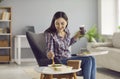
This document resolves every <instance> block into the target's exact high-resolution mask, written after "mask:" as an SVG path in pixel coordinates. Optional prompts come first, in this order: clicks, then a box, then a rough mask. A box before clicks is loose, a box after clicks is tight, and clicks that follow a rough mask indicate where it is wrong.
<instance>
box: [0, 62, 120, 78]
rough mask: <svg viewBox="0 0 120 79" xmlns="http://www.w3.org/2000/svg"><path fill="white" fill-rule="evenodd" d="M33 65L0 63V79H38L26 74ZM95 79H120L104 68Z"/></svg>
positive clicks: (114, 73)
mask: <svg viewBox="0 0 120 79" xmlns="http://www.w3.org/2000/svg"><path fill="white" fill-rule="evenodd" d="M35 65H37V64H36V63H22V65H17V64H15V63H10V64H6V63H1V64H0V79H39V78H38V77H39V75H38V74H37V75H38V77H36V78H35V77H33V76H36V75H33V72H32V74H30V73H27V71H31V70H30V68H31V69H33V68H34V67H35ZM25 69H26V70H27V71H26V70H25ZM33 71H34V70H33ZM34 73H35V72H34ZM35 74H36V73H35ZM32 75H33V76H32ZM78 79H82V78H78ZM96 79H120V72H115V71H112V70H108V69H104V68H97V78H96Z"/></svg>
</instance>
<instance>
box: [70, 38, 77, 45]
mask: <svg viewBox="0 0 120 79" xmlns="http://www.w3.org/2000/svg"><path fill="white" fill-rule="evenodd" d="M76 41H77V40H76V39H75V38H74V37H72V38H71V39H70V44H69V46H71V45H73V44H74V43H76Z"/></svg>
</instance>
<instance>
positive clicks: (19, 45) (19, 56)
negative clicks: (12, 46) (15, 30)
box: [18, 37, 21, 64]
mask: <svg viewBox="0 0 120 79" xmlns="http://www.w3.org/2000/svg"><path fill="white" fill-rule="evenodd" d="M18 64H21V38H19V37H18Z"/></svg>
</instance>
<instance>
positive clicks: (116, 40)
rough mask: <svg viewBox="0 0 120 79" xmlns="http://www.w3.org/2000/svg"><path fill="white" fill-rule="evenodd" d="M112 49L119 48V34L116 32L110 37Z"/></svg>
mask: <svg viewBox="0 0 120 79" xmlns="http://www.w3.org/2000/svg"><path fill="white" fill-rule="evenodd" d="M112 42H113V47H116V48H120V32H116V33H114V34H113V37H112Z"/></svg>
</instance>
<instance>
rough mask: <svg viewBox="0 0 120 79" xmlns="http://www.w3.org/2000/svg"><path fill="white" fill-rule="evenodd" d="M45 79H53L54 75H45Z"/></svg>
mask: <svg viewBox="0 0 120 79" xmlns="http://www.w3.org/2000/svg"><path fill="white" fill-rule="evenodd" d="M44 79H53V75H46V74H45V76H44Z"/></svg>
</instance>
